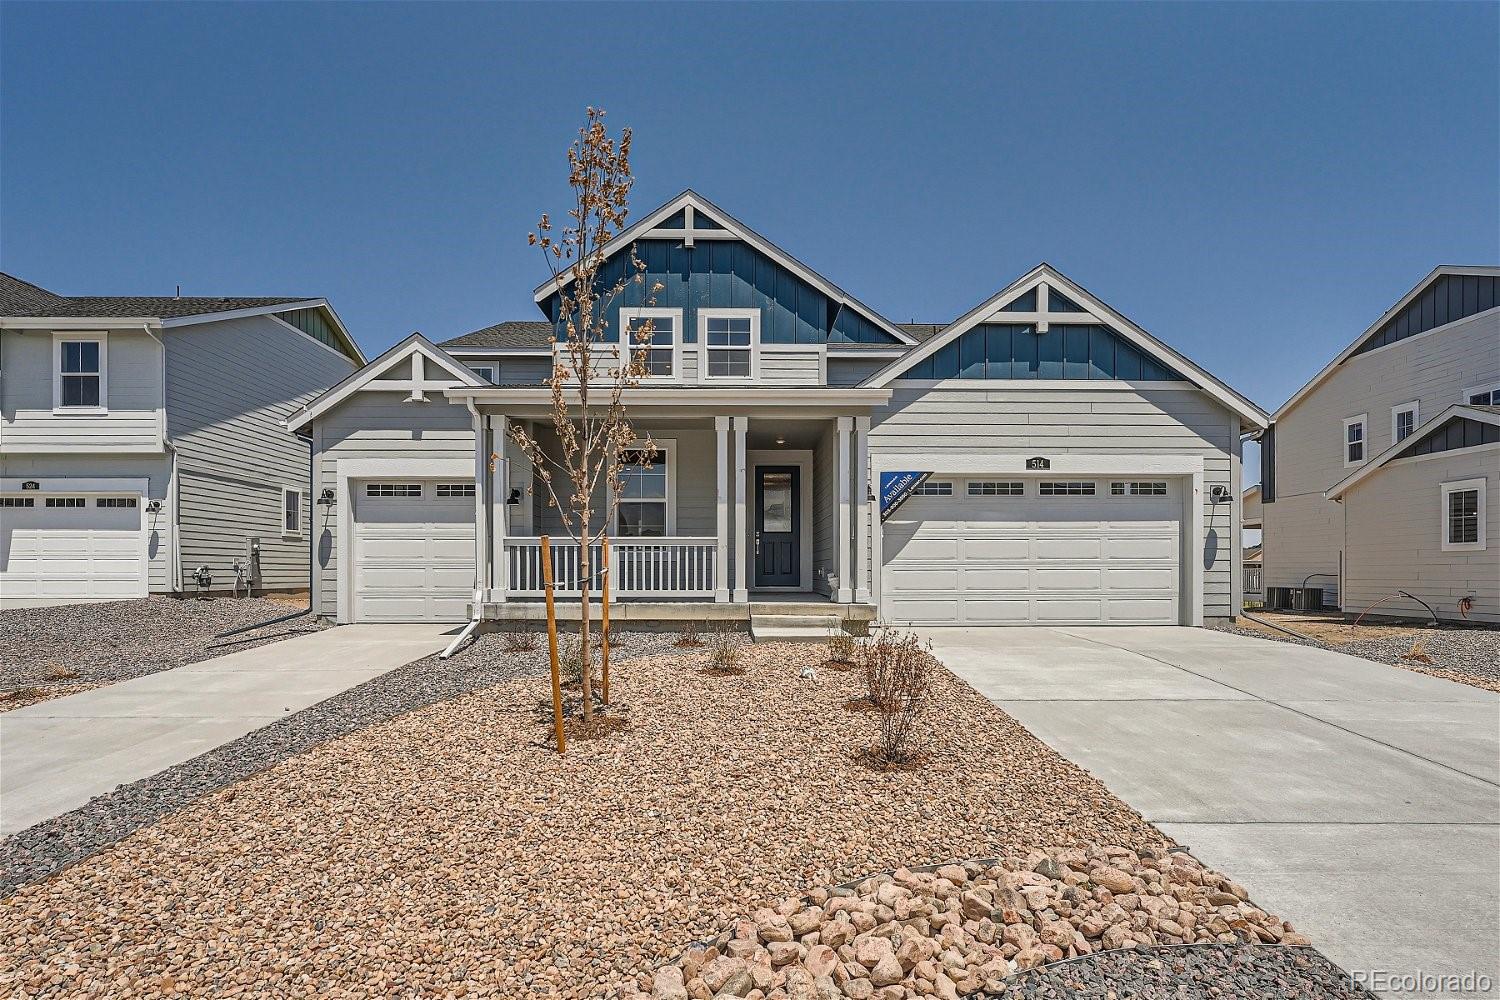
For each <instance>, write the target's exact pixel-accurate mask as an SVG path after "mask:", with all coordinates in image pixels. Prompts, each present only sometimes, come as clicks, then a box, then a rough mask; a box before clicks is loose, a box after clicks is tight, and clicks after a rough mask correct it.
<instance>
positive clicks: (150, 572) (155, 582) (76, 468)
mask: <svg viewBox="0 0 1500 1000" xmlns="http://www.w3.org/2000/svg"><path fill="white" fill-rule="evenodd" d="M11 477H19V478H22V479H49V478H53V477H56V478H62V479H67V478H75V479H83V478H89V479H92V478H103V479H146V480H148V481H149V482H148V484H147V487H146V499H147V500H160V501H161V502H162V509H161V510H160V511H158V512H156V513H152V512H150V511H142V512H141V516H142V517H143V518H144V520H145V525H146V530H147V531H148V532H149V533H150V534H149V537H148V538H147V540H146V554H147V559H148V561H147V566H146V576H147V589H149V590H150V591H151V592H152V593H153V594H159V593H167V592H170V591H171V590H172V584H171V581H170V580H169V574H170V572H171V564H172V552H171V546H172V526H171V514H170V512H171V493H170V487H171V481H172V460H171V458H170V457H169V456H166V455H124V456H99V455H90V456H78V455H0V478H11Z"/></svg>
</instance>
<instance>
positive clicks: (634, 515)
mask: <svg viewBox="0 0 1500 1000" xmlns="http://www.w3.org/2000/svg"><path fill="white" fill-rule="evenodd" d="M653 444H654V445H655V450H652V451H648V450H647V449H645V448H629V449H627V450H626V451H624V452H623V453H622V454H621V455H620V496H619V503H618V505H617V506H616V508H615V522H616V527H615V534H616V535H618V536H619V537H621V538H661V537H663V536H665V535H670V534H671V533H672V528H673V524H672V521H673V510H672V480H673V474H674V472H675V469H674V465H673V459H674V458H675V457H676V456H675V455H674V454H673V452H674V451H675V448H673V446H672V442H669V441H656V442H653Z"/></svg>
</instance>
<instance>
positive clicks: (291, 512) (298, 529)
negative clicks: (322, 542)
mask: <svg viewBox="0 0 1500 1000" xmlns="http://www.w3.org/2000/svg"><path fill="white" fill-rule="evenodd" d="M300 534H302V491H301V490H294V489H290V488H287V487H283V488H282V490H281V536H282V537H283V538H291V537H293V536H295V535H300Z"/></svg>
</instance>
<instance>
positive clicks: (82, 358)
mask: <svg viewBox="0 0 1500 1000" xmlns="http://www.w3.org/2000/svg"><path fill="white" fill-rule="evenodd" d="M52 341H53V351H54V363H53V382H52V408H53V410H55V411H61V412H67V413H103V412H104V411H105V410H106V409H107V405H108V404H107V402H106V401H107V399H108V395H107V390H106V387H105V355H106V347H105V340H104V337H103V335H102V334H97V333H59V334H54V335H53V338H52Z"/></svg>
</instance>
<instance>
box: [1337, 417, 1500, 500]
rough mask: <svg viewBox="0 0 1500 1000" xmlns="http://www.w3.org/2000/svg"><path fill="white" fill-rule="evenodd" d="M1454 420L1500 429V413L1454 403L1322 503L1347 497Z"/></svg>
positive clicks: (1340, 485) (1357, 473)
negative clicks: (1426, 436) (1387, 465)
mask: <svg viewBox="0 0 1500 1000" xmlns="http://www.w3.org/2000/svg"><path fill="white" fill-rule="evenodd" d="M1453 417H1463V418H1465V419H1467V420H1477V421H1479V422H1480V423H1482V424H1494V425H1496V426H1497V427H1500V413H1495V412H1494V411H1492V410H1486V409H1480V408H1479V407H1476V406H1469V405H1467V404H1465V403H1454V404H1453V405H1452V406H1450V407H1448V408H1447V409H1446V410H1444V411H1443V412H1442V413H1439V414H1438V415H1437V416H1435V417H1433V418H1432V419H1431V420H1424V421H1423V422H1422V423H1421V424H1419V425H1418V426H1417V428H1416V429H1415V430H1414V431H1412V432H1411V433H1410V434H1408V435H1407V436H1406V437H1404V438H1402V439H1401V440H1400V441H1397V442H1396V443H1395V444H1393V445H1391V446H1390V447H1389V448H1387V449H1386V450H1385V451H1382V452H1381V453H1380V454H1379V455H1376V456H1375V457H1374V458H1372V459H1370V460H1369V461H1367V462H1366V463H1365V464H1364V465H1363V466H1362V467H1361V468H1360V470H1359V471H1358V472H1355V473H1354V474H1352V475H1350V476H1347V477H1345V478H1344V479H1343V480H1341V481H1340V482H1339V483H1338V484H1337V485H1335V486H1333V487H1331V488H1329V489H1327V490H1324V491H1323V499H1325V500H1337V499H1338V498H1339V497H1341V496H1343V495H1344V494H1345V493H1348V492H1349V491H1350V490H1352V489H1353V488H1354V487H1356V486H1358V485H1359V484H1360V483H1362V482H1364V481H1365V480H1366V479H1368V478H1369V477H1370V476H1373V475H1374V474H1375V473H1376V472H1378V471H1379V470H1380V468H1381V467H1382V466H1384V465H1385V464H1386V463H1388V462H1390V461H1391V460H1392V459H1393V458H1395V457H1396V456H1397V455H1399V454H1400V453H1401V452H1403V451H1405V450H1406V449H1407V448H1410V447H1411V446H1412V445H1414V444H1416V443H1417V442H1418V441H1420V440H1422V437H1423V436H1424V435H1426V434H1428V433H1430V432H1432V431H1433V430H1435V429H1437V428H1438V427H1441V426H1442V425H1443V424H1445V423H1447V422H1448V421H1449V420H1450V419H1452V418H1453ZM1475 447H1476V448H1483V447H1494V446H1493V445H1489V446H1486V445H1476V446H1475ZM1435 454H1441V455H1450V454H1451V452H1447V451H1444V452H1437V453H1435ZM1417 457H1418V458H1425V457H1427V456H1425V455H1419V456H1417Z"/></svg>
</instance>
